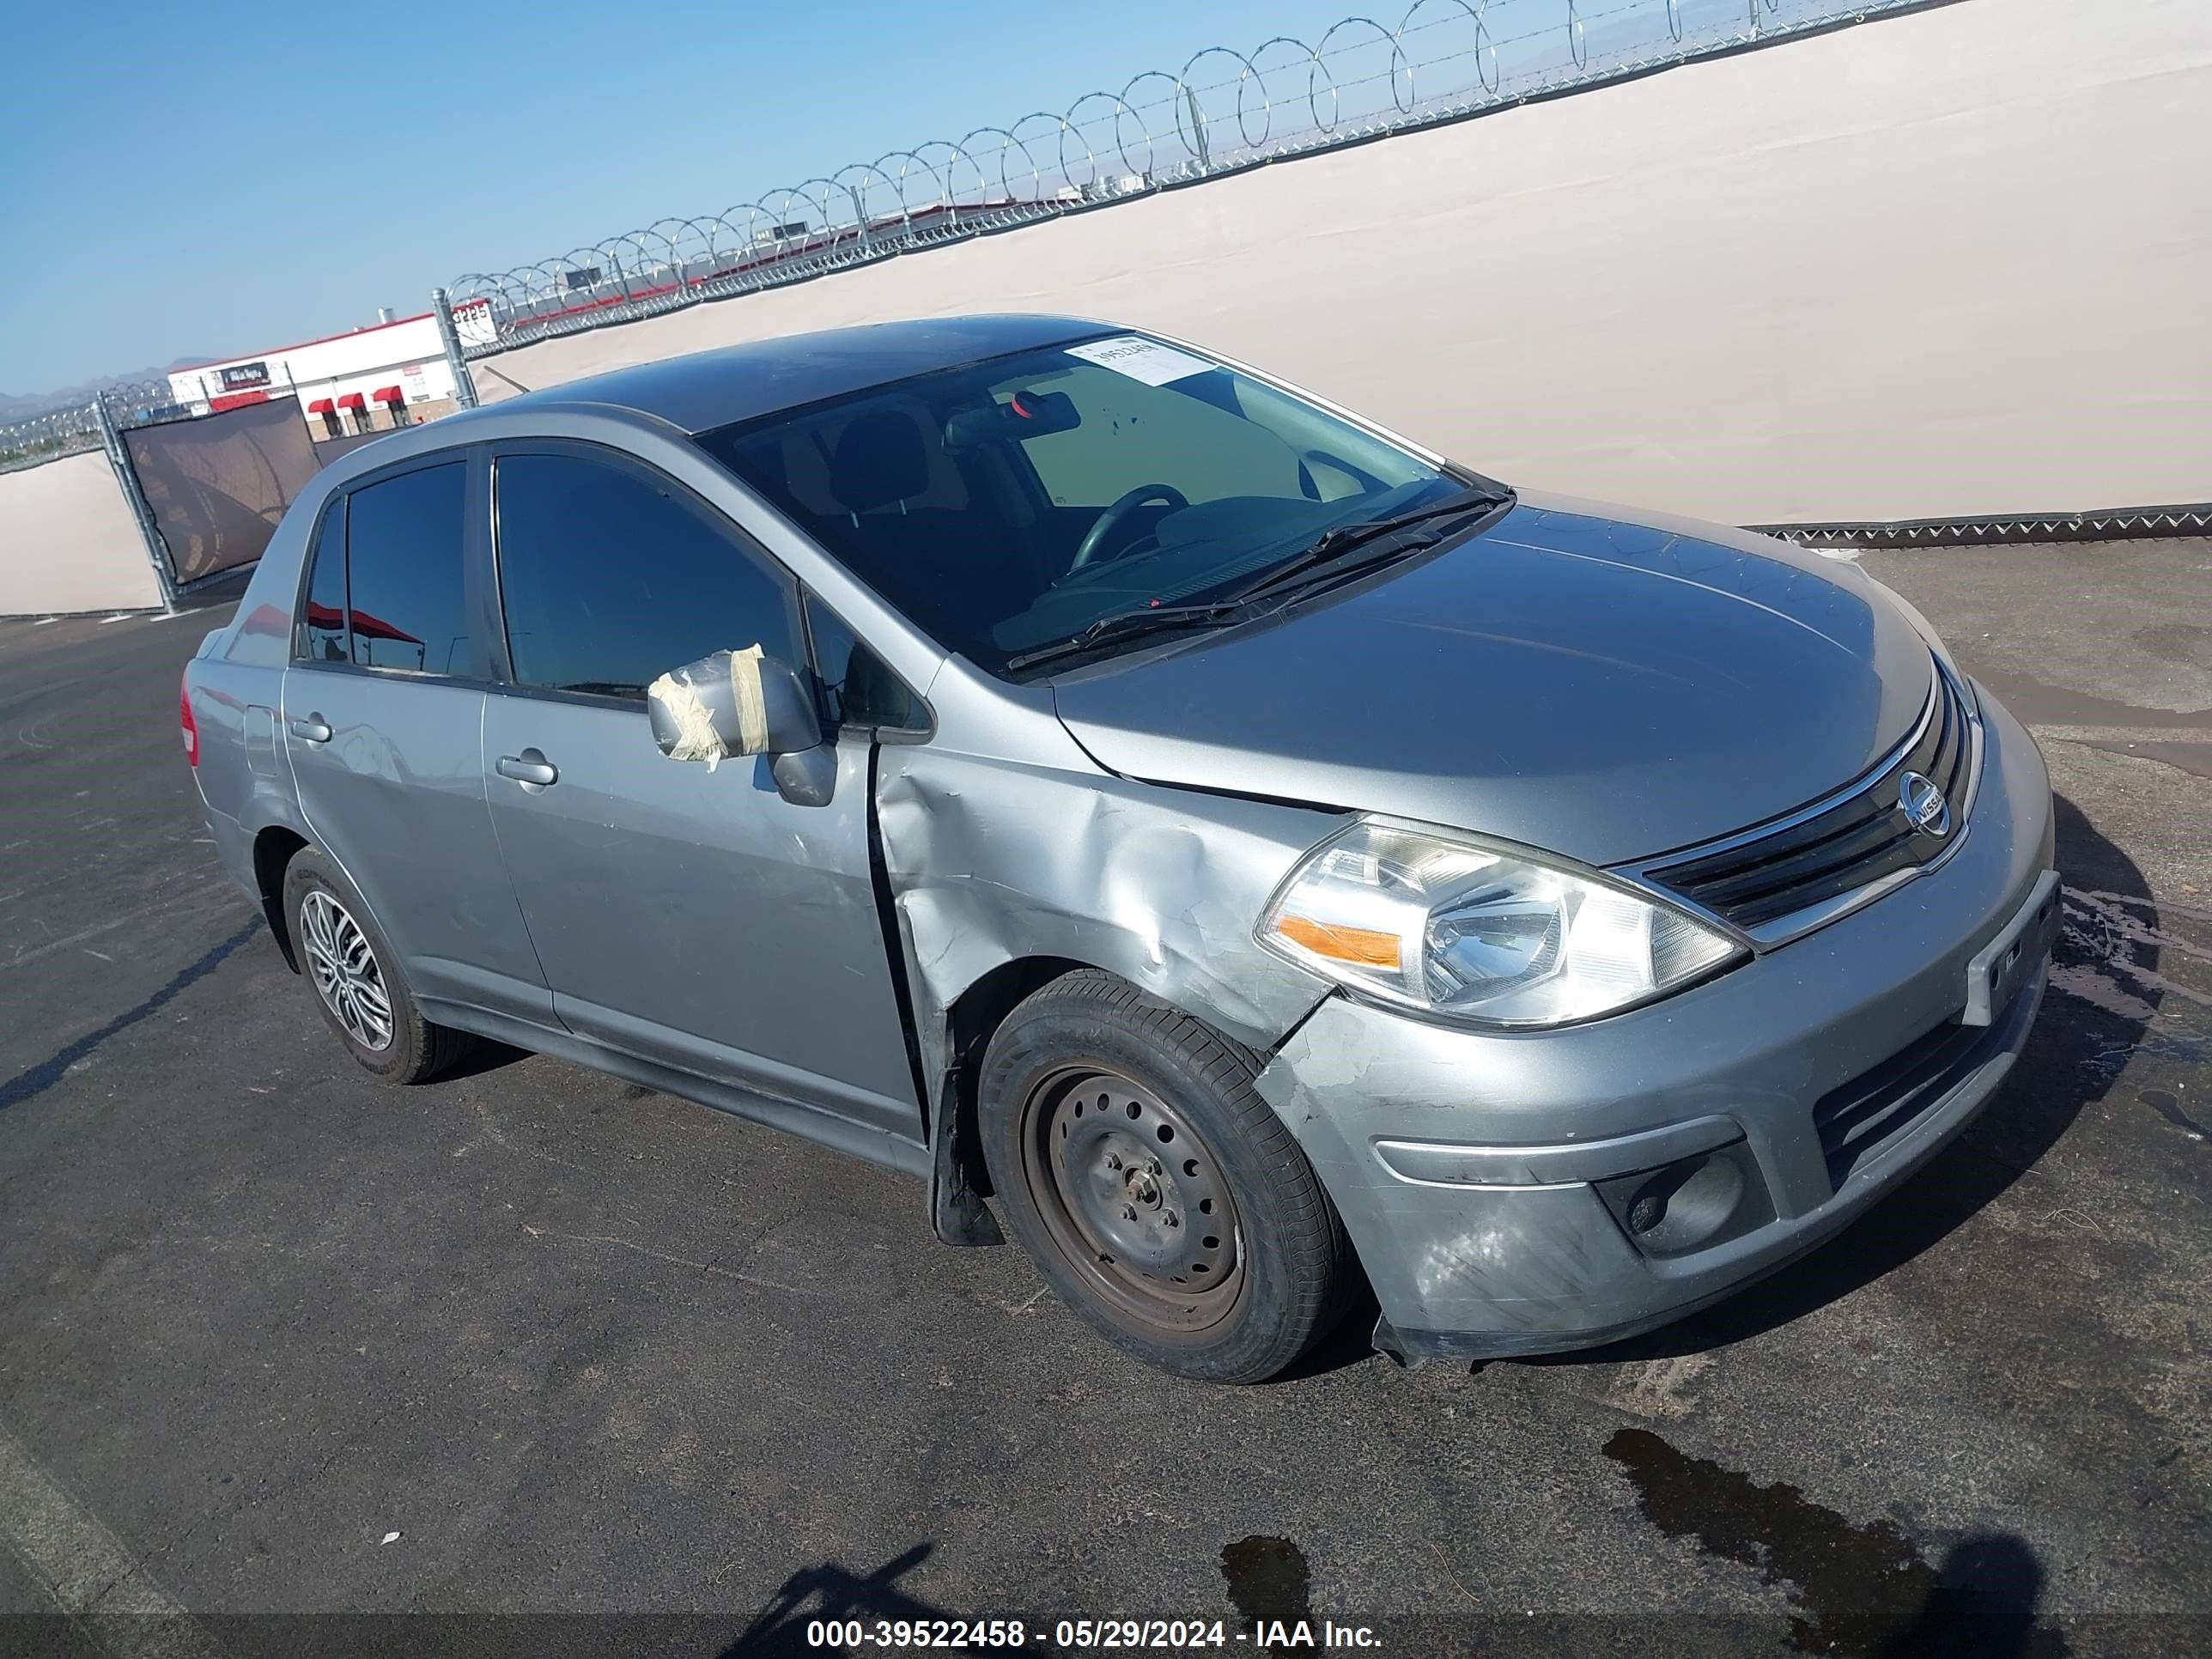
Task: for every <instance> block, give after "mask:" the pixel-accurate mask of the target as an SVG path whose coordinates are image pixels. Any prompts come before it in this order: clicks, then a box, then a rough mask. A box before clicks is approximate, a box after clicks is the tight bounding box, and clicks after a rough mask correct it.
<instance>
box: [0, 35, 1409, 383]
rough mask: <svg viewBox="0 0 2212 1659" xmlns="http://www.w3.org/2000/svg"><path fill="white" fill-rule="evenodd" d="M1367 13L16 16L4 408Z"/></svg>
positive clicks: (424, 291) (321, 328) (4, 255)
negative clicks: (26, 395)
mask: <svg viewBox="0 0 2212 1659" xmlns="http://www.w3.org/2000/svg"><path fill="white" fill-rule="evenodd" d="M1358 9H1360V8H1359V7H1358V5H1356V4H1353V3H1350V0H1115V3H1114V4H1113V5H1110V6H1082V5H1060V4H1053V3H1047V0H1021V3H1016V0H933V3H923V4H914V3H905V4H892V3H884V0H811V3H807V4H804V5H790V4H778V5H760V4H755V3H729V4H725V5H708V4H696V3H683V0H653V3H649V4H641V3H631V4H611V3H606V0H600V3H595V4H586V3H581V0H532V3H530V4H527V5H499V6H484V7H471V6H459V5H453V4H451V3H445V4H441V5H436V6H429V5H417V4H411V3H383V4H379V5H376V6H373V7H366V8H357V9H333V8H326V7H320V6H300V5H297V4H288V5H279V4H270V3H228V4H225V3H219V0H210V3H205V4H202V5H195V6H177V5H173V4H167V3H160V4H156V3H147V0H115V3H106V4H85V3H75V4H63V5H46V6H31V5H28V4H23V5H19V6H17V7H15V8H13V9H11V13H10V15H9V16H8V17H7V19H6V21H4V23H0V31H4V35H5V38H6V40H7V42H8V46H9V50H8V52H7V53H6V55H5V58H4V61H0V156H4V157H5V158H6V159H5V164H4V166H5V171H4V173H0V250H4V252H0V259H4V266H0V269H4V270H5V272H6V275H5V278H4V282H5V288H6V293H7V306H6V316H7V319H8V323H7V326H6V328H5V329H4V330H0V392H40V391H46V390H48V389H51V388H52V387H56V386H64V385H68V384H71V383H74V382H76V381H78V380H84V379H87V378H88V377H90V376H93V375H96V374H114V373H118V372H121V371H124V370H126V369H132V368H141V367H144V366H149V365H159V364H163V363H167V362H169V361H171V360H172V359H173V358H176V357H179V356H186V355H195V356H197V355H209V356H227V355H229V354H232V353H235V352H240V351H248V350H258V349H264V348H266V347H273V346H279V345H283V344H287V343H290V342H293V341H295V340H300V339H306V338H310V337H314V336H317V335H320V334H326V333H332V332H336V331H339V330H342V329H344V328H348V327H350V326H352V325H355V324H357V323H362V322H368V321H373V320H374V317H375V312H376V307H379V306H391V307H394V308H395V309H397V310H398V312H399V313H401V314H402V315H405V314H407V313H412V312H416V311H419V310H422V308H424V307H425V306H426V305H427V303H428V295H429V290H430V289H431V288H432V287H433V286H434V285H435V284H437V283H443V282H445V281H447V279H448V278H450V277H453V276H457V275H459V274H460V273H462V272H464V271H468V270H477V269H501V268H505V267H507V266H511V265H516V264H525V263H526V262H528V261H531V260H533V259H537V258H546V257H550V256H553V255H557V254H559V253H561V252H564V251H565V250H567V249H568V248H570V247H573V246H576V245H577V244H579V243H583V242H589V241H592V240H598V239H599V238H601V237H605V236H611V235H614V234H618V233H619V232H621V231H623V230H626V229H629V228H633V227H635V226H638V225H641V224H644V223H647V222H650V221H652V220H653V219H656V218H659V217H660V216H664V215H668V214H678V215H691V214H704V213H712V212H715V211H718V210H721V209H723V208H726V207H727V206H729V205H730V204H732V202H736V201H739V200H744V199H749V198H752V197H757V196H759V195H760V194H761V193H762V192H763V191H767V190H769V189H772V188H774V187H775V186H777V185H786V184H791V183H795V182H797V181H798V180H799V179H804V178H805V177H806V176H808V175H810V174H813V173H823V172H827V171H829V170H831V169H833V168H835V167H838V166H840V165H842V164H843V163H845V162H847V161H856V160H868V159H872V158H873V157H874V156H876V155H880V154H881V153H882V152H884V150H887V149H894V148H898V147H902V146H905V145H908V144H914V143H920V142H921V141H922V140H924V139H926V138H931V137H959V136H960V135H961V134H962V133H964V132H966V131H969V129H971V128H973V127H975V126H977V125H982V124H984V123H987V122H997V123H1011V122H1012V120H1013V119H1014V118H1016V117H1018V116H1019V115H1021V114H1023V113H1024V112H1028V111H1030V110H1034V109H1039V108H1050V109H1060V108H1064V107H1066V106H1067V105H1068V104H1069V103H1071V102H1073V100H1074V99H1075V98H1076V97H1078V96H1079V95H1080V94H1083V93H1085V92H1087V91H1091V90H1092V89H1094V88H1101V87H1104V88H1114V89H1118V88H1120V87H1121V85H1122V83H1123V82H1126V81H1127V79H1128V78H1129V76H1132V75H1133V74H1135V73H1137V72H1138V71H1139V70H1145V69H1150V68H1156V67H1165V68H1167V69H1170V70H1173V69H1176V68H1177V67H1179V66H1180V65H1181V64H1182V63H1183V61H1184V60H1185V59H1186V58H1188V57H1189V56H1190V54H1191V53H1192V52H1194V51H1196V50H1198V49H1199V48H1200V47H1201V46H1209V45H1212V44H1216V43H1221V44H1226V45H1229V46H1237V47H1240V48H1249V47H1250V46H1256V45H1257V44H1258V43H1259V42H1260V41H1261V40H1264V39H1266V38H1267V36H1269V35H1271V34H1275V33H1291V34H1303V35H1304V38H1305V39H1307V40H1313V39H1314V38H1315V36H1316V34H1317V33H1318V32H1319V30H1320V29H1321V28H1323V27H1327V26H1328V23H1329V22H1331V21H1334V19H1336V18H1338V17H1340V16H1342V15H1345V14H1346V13H1347V12H1350V11H1356V10H1358ZM1397 10H1402V6H1401V7H1399V8H1397V9H1396V10H1393V9H1390V8H1389V7H1387V6H1386V7H1385V8H1383V10H1382V12H1380V13H1378V15H1384V14H1387V15H1385V16H1384V21H1386V22H1395V21H1396V15H1397Z"/></svg>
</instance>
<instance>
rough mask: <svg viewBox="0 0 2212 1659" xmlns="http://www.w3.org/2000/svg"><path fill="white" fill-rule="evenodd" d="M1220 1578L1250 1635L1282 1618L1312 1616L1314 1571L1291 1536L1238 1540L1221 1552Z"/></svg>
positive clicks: (1290, 1621)
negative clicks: (1311, 1571)
mask: <svg viewBox="0 0 2212 1659" xmlns="http://www.w3.org/2000/svg"><path fill="white" fill-rule="evenodd" d="M1221 1576H1222V1577H1224V1578H1225V1579H1227V1580H1228V1581H1229V1600H1230V1603H1231V1606H1233V1607H1235V1608H1236V1609H1237V1614H1238V1616H1239V1617H1240V1618H1241V1619H1242V1620H1243V1622H1244V1629H1245V1632H1246V1633H1247V1634H1248V1635H1249V1634H1251V1633H1253V1632H1256V1631H1258V1630H1259V1629H1260V1628H1261V1626H1266V1625H1271V1624H1274V1623H1276V1622H1278V1621H1279V1622H1280V1623H1282V1624H1284V1625H1285V1626H1295V1625H1296V1624H1297V1621H1298V1620H1302V1619H1303V1620H1306V1621H1307V1622H1308V1623H1309V1624H1310V1623H1311V1622H1312V1620H1313V1575H1312V1574H1311V1573H1310V1572H1309V1571H1307V1568H1306V1558H1305V1553H1304V1551H1303V1550H1301V1549H1299V1548H1298V1547H1297V1545H1296V1544H1293V1543H1292V1542H1291V1541H1290V1540H1289V1539H1287V1538H1264V1537H1256V1536H1255V1537H1252V1538H1240V1539H1238V1540H1237V1541H1236V1542H1235V1543H1233V1544H1231V1545H1228V1546H1225V1547H1224V1548H1223V1550H1222V1552H1221Z"/></svg>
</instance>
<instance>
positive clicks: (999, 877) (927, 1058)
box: [877, 744, 1338, 1234]
mask: <svg viewBox="0 0 2212 1659" xmlns="http://www.w3.org/2000/svg"><path fill="white" fill-rule="evenodd" d="M877 814H878V825H879V830H880V835H881V838H882V846H883V852H884V869H885V873H886V876H887V878H888V879H889V884H890V891H891V896H892V901H893V904H894V907H895V909H896V917H897V921H898V933H899V941H900V945H901V948H902V951H903V954H904V957H905V969H906V973H907V979H908V985H909V986H910V987H911V989H912V994H913V1000H914V1021H915V1036H916V1039H917V1044H918V1048H919V1050H920V1058H921V1069H922V1073H923V1079H924V1082H925V1085H927V1089H928V1093H929V1096H930V1097H931V1098H932V1099H933V1101H935V1102H937V1103H938V1106H937V1110H936V1112H935V1114H934V1115H935V1116H936V1117H937V1119H938V1123H937V1124H935V1125H933V1133H932V1138H933V1141H934V1142H935V1143H936V1144H937V1146H938V1150H939V1156H938V1160H937V1161H938V1167H939V1172H940V1179H939V1182H938V1183H937V1185H938V1187H939V1194H938V1201H937V1204H936V1206H935V1207H936V1209H937V1212H938V1216H939V1231H940V1233H941V1234H942V1233H946V1232H947V1230H948V1227H950V1228H951V1230H952V1231H955V1232H957V1231H961V1228H960V1225H959V1224H958V1222H957V1219H954V1218H948V1215H947V1208H948V1205H951V1206H953V1207H959V1200H958V1197H957V1194H956V1193H955V1192H954V1191H953V1189H954V1188H957V1186H958V1185H959V1184H960V1181H961V1174H960V1171H959V1170H958V1169H957V1168H954V1169H951V1170H948V1168H947V1163H948V1159H950V1160H952V1161H953V1162H954V1163H955V1164H957V1160H958V1157H959V1152H958V1149H957V1147H954V1146H951V1144H950V1143H951V1142H952V1141H953V1140H954V1139H956V1136H955V1134H954V1133H951V1132H950V1131H953V1130H957V1118H955V1117H953V1116H952V1115H951V1114H952V1113H953V1111H954V1110H955V1109H957V1101H958V1092H957V1077H958V1073H959V1068H960V1067H961V1066H962V1065H963V1063H964V1062H969V1061H971V1060H974V1059H975V1058H977V1056H975V1055H973V1054H964V1053H961V1052H957V1050H958V1048H960V1046H961V1045H960V1042H959V1041H958V1039H957V1036H956V1033H955V1030H954V1027H953V1020H952V1013H953V1010H954V1009H955V1008H956V1007H957V1006H958V1005H959V1003H960V1000H961V999H962V997H963V995H965V994H967V993H968V992H969V990H970V988H971V987H975V986H977V985H978V984H980V983H981V982H982V981H984V980H985V978H986V977H987V975H992V974H993V973H994V971H995V970H998V969H1002V968H1004V967H1006V965H1007V964H1009V963H1022V962H1027V961H1034V960H1038V959H1044V958H1050V959H1059V960H1065V961H1067V962H1072V963H1082V964H1084V965H1085V966H1086V967H1091V968H1098V969H1104V970H1105V971H1107V972H1109V973H1112V974H1116V975H1120V976H1121V978H1123V979H1126V980H1127V981H1129V982H1130V983H1131V984H1133V985H1136V986H1139V987H1141V988H1143V989H1144V990H1146V991H1147V992H1149V993H1151V994H1152V995H1153V996H1156V997H1158V998H1159V999H1160V1000H1162V1001H1163V1002H1166V1003H1169V1004H1171V1005H1172V1006H1175V1007H1177V1008H1180V1009H1182V1011H1183V1012H1186V1013H1188V1014H1190V1015H1192V1016H1194V1017H1195V1018H1199V1019H1202V1020H1204V1021H1206V1023H1207V1024H1210V1025H1212V1026H1213V1027H1214V1028H1215V1029H1216V1030H1219V1031H1221V1032H1223V1033H1224V1034H1225V1035H1226V1036H1231V1037H1234V1038H1236V1039H1237V1041H1238V1042H1243V1043H1244V1044H1246V1045H1247V1046H1249V1047H1251V1048H1257V1049H1260V1050H1261V1051H1262V1052H1266V1051H1268V1050H1271V1049H1273V1047H1274V1046H1275V1044H1276V1043H1278V1042H1280V1041H1281V1040H1282V1038H1283V1036H1285V1034H1286V1033H1287V1032H1289V1031H1290V1030H1292V1029H1293V1028H1294V1027H1296V1025H1297V1023H1298V1022H1299V1021H1300V1020H1302V1019H1303V1018H1305V1016H1306V1015H1307V1014H1308V1013H1309V1012H1311V1010H1312V1009H1313V1007H1314V1006H1315V1005H1316V1003H1318V1002H1319V1001H1320V1000H1321V999H1322V997H1323V996H1324V995H1326V994H1328V989H1329V987H1328V983H1327V982H1326V981H1323V980H1322V979H1320V978H1318V977H1316V975H1312V974H1310V973H1307V972H1306V971H1305V970H1304V969H1300V968H1297V967H1295V966H1293V965H1291V963H1287V962H1285V961H1283V960H1281V959H1279V957H1275V956H1274V955H1273V954H1272V953H1270V952H1268V951H1262V950H1261V948H1260V947H1259V945H1257V944H1256V943H1255V941H1254V939H1253V927H1254V924H1255V922H1256V921H1257V920H1258V918H1259V916H1260V914H1261V911H1262V910H1263V909H1264V908H1266V905H1267V900H1268V897H1269V896H1270V895H1272V894H1273V891H1274V890H1275V888H1276V886H1277V885H1278V884H1279V883H1280V882H1281V881H1282V879H1283V878H1284V877H1285V875H1286V874H1287V873H1288V872H1289V871H1290V870H1291V866H1293V865H1294V864H1295V863H1296V862H1297V860H1298V859H1299V858H1301V857H1302V856H1304V854H1305V853H1306V851H1307V850H1308V849H1309V848H1311V847H1312V846H1313V845H1314V843H1315V842H1317V841H1319V840H1320V839H1321V838H1322V836H1326V835H1327V834H1328V832H1329V830H1330V829H1331V828H1332V827H1334V825H1335V823H1337V822H1338V820H1337V819H1336V818H1335V817H1334V816H1333V815H1331V814H1328V813H1325V812H1321V811H1309V810H1306V809H1303V808H1298V807H1293V806H1283V805H1273V804H1270V803H1267V802H1260V801H1250V800H1242V799H1228V798H1224V797H1219V796H1212V795H1205V794H1199V793H1193V792H1189V791H1184V790H1176V789H1168V788H1163V787H1158V786H1154V785H1149V784H1142V783H1135V782H1132V781H1127V780H1125V779H1121V778H1116V777H1112V776H1109V775H1085V776H1082V777H1079V778H1077V777H1071V776H1070V775H1069V774H1068V773H1067V772H1066V771H1064V770H1061V769H1058V768H1054V767H1050V766H1045V765H1038V764H1034V763H1023V762H1015V761H1007V760H1000V759H994V758H989V757H981V756H975V755H968V754H962V753H958V752H957V751H952V750H947V749H944V748H940V747H939V746H938V745H935V744H921V745H912V746H896V745H887V746H886V747H885V748H884V750H882V751H881V769H880V772H879V774H878V781H877Z"/></svg>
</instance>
